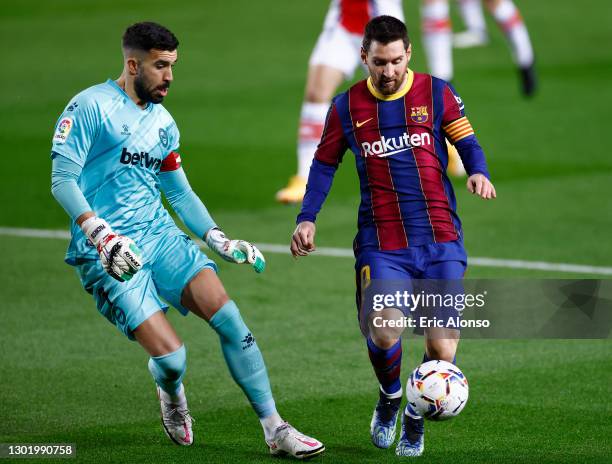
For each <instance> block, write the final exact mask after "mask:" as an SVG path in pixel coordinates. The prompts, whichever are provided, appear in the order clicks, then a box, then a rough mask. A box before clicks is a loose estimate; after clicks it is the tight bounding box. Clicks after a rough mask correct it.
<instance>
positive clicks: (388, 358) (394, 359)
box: [367, 337, 402, 398]
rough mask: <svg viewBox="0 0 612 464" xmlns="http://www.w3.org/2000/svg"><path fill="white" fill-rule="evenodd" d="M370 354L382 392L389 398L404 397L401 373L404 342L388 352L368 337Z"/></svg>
mask: <svg viewBox="0 0 612 464" xmlns="http://www.w3.org/2000/svg"><path fill="white" fill-rule="evenodd" d="M367 344H368V354H369V355H370V362H371V363H372V367H373V368H374V373H375V374H376V378H377V379H378V382H379V383H380V390H381V391H382V392H383V393H384V394H385V396H387V398H398V397H401V396H402V383H401V381H400V372H401V367H402V341H401V340H398V341H397V343H396V344H395V345H393V346H392V347H391V348H389V349H388V350H383V349H382V348H379V347H377V346H376V345H375V344H374V342H373V341H372V340H371V339H370V338H369V337H368V339H367Z"/></svg>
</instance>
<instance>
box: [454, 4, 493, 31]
mask: <svg viewBox="0 0 612 464" xmlns="http://www.w3.org/2000/svg"><path fill="white" fill-rule="evenodd" d="M459 12H460V14H461V19H463V22H464V23H465V27H466V28H467V30H468V31H470V32H475V33H478V34H484V33H485V32H486V30H487V25H486V23H485V18H484V13H483V11H482V0H459Z"/></svg>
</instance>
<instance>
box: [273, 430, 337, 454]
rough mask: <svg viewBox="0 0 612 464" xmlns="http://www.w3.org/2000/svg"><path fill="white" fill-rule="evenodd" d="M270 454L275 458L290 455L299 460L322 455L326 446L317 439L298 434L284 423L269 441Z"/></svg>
mask: <svg viewBox="0 0 612 464" xmlns="http://www.w3.org/2000/svg"><path fill="white" fill-rule="evenodd" d="M267 443H268V446H269V447H270V454H272V455H274V456H278V455H284V454H289V455H291V456H293V457H294V458H297V459H306V458H311V457H313V456H316V455H318V454H321V453H322V452H323V451H325V446H324V445H323V443H321V442H320V441H319V440H317V439H316V438H312V437H308V436H306V435H303V434H301V433H300V432H298V431H297V430H296V429H295V428H294V427H292V426H291V425H289V424H288V423H287V422H284V423H283V424H282V425H280V426H279V427H278V428H277V429H276V431H275V432H274V437H273V438H272V439H271V440H267Z"/></svg>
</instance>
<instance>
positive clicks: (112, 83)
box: [106, 78, 153, 112]
mask: <svg viewBox="0 0 612 464" xmlns="http://www.w3.org/2000/svg"><path fill="white" fill-rule="evenodd" d="M106 83H107V84H108V85H110V86H111V87H113V88H114V89H115V90H116V91H117V92H119V93H120V94H121V96H123V97H124V98H127V99H128V100H129V101H130V102H131V103H132V105H133V106H134V108H136V109H138V110H139V111H145V112H150V111H151V110H152V109H153V103H151V102H149V103H147V106H145V107H144V108H141V107H140V106H138V105H137V104H136V103H134V100H132V99H131V98H130V96H129V95H128V94H127V93H126V92H125V90H123V89H122V88H121V87H119V84H117V81H115V80H113V79H111V78H108V79H107V80H106Z"/></svg>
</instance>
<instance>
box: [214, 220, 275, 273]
mask: <svg viewBox="0 0 612 464" xmlns="http://www.w3.org/2000/svg"><path fill="white" fill-rule="evenodd" d="M205 241H206V244H207V245H208V246H209V247H210V248H211V249H212V250H214V251H215V252H216V253H217V254H218V255H219V256H221V257H222V258H223V259H224V260H226V261H229V262H231V263H237V264H242V263H249V264H252V265H253V269H255V272H257V273H261V272H263V271H264V269H265V268H266V260H265V259H264V257H263V255H262V254H261V251H259V250H258V249H257V247H256V246H255V245H253V244H251V243H249V242H246V241H244V240H230V239H229V238H227V237H226V236H225V234H224V233H223V232H221V231H220V230H219V229H217V228H216V227H214V228H212V229H210V230H209V231H208V232H207V233H206V237H205Z"/></svg>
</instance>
